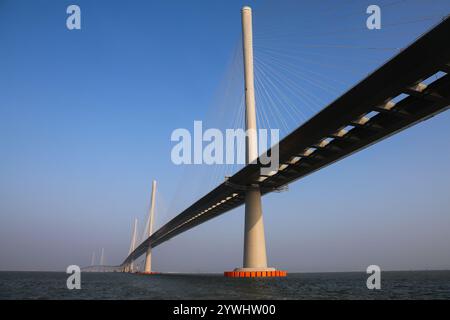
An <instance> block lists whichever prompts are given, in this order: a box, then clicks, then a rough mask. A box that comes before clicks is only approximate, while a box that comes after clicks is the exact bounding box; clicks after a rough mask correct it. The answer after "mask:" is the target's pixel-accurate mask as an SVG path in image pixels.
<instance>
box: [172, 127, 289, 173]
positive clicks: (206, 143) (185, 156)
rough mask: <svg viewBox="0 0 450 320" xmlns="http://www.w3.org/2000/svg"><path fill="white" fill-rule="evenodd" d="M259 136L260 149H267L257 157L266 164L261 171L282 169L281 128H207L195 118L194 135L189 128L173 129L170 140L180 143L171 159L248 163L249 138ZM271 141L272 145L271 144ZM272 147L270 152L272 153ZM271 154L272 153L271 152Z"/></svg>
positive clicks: (175, 146) (174, 148)
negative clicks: (280, 167) (223, 129)
mask: <svg viewBox="0 0 450 320" xmlns="http://www.w3.org/2000/svg"><path fill="white" fill-rule="evenodd" d="M256 134H257V135H258V146H259V150H265V151H264V152H262V153H261V154H260V155H259V158H258V159H252V160H251V161H250V163H251V164H256V162H257V160H259V163H260V164H261V165H262V167H261V174H263V175H268V174H269V173H271V172H273V171H277V170H278V168H279V148H278V142H279V140H280V131H279V130H278V129H270V130H267V129H259V130H258V131H257V132H256V130H247V131H244V130H243V129H226V130H225V133H223V132H222V131H221V130H219V129H215V128H209V129H207V130H205V131H203V123H202V121H194V128H193V134H191V132H190V131H189V130H188V129H184V128H178V129H175V130H174V131H173V132H172V135H171V137H170V140H171V141H172V142H177V144H175V145H174V146H173V148H172V151H171V159H172V162H173V163H174V164H176V165H181V164H206V165H216V164H219V165H220V164H245V163H246V140H247V139H249V137H250V138H251V137H255V135H256ZM269 136H270V137H269ZM269 141H270V144H269ZM268 150H270V152H268ZM269 153H270V154H269Z"/></svg>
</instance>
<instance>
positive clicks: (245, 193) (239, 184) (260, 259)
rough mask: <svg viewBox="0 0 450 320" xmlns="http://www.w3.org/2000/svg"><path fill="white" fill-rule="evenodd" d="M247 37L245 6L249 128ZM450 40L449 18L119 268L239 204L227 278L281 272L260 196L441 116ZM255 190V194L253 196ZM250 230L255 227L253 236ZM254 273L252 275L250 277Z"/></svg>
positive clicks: (448, 81)
mask: <svg viewBox="0 0 450 320" xmlns="http://www.w3.org/2000/svg"><path fill="white" fill-rule="evenodd" d="M246 10H247V11H246ZM246 14H248V16H246ZM251 36H252V33H251V10H250V9H249V8H248V7H246V8H244V9H243V42H244V46H243V47H244V48H243V49H244V67H245V77H246V79H245V80H246V83H245V85H246V108H247V109H246V119H247V128H249V126H250V127H251V125H252V124H251V123H250V124H249V122H248V119H249V118H250V119H251V117H252V116H254V112H255V110H254V96H253V97H252V95H254V93H252V88H253V83H252V82H253V52H252V38H251ZM449 37H450V18H448V17H447V18H446V19H444V20H443V21H442V22H441V23H440V24H439V25H437V26H436V27H434V28H433V29H432V30H431V31H429V32H427V33H426V34H424V35H423V36H421V37H420V38H419V39H418V40H416V41H415V42H414V43H412V44H411V45H410V46H408V47H407V48H406V49H404V50H402V51H401V52H400V53H398V54H397V55H396V56H395V57H393V58H392V59H391V60H389V61H387V62H386V63H385V64H384V65H382V66H381V67H380V68H378V69H377V70H375V71H374V72H373V73H372V74H370V75H369V76H367V77H366V78H365V79H363V80H362V81H360V82H359V83H358V84H357V85H355V86H354V87H353V88H351V89H350V90H348V91H347V92H346V93H344V94H343V95H342V96H340V97H339V98H338V99H336V100H335V101H333V102H332V103H330V104H329V105H328V106H326V107H325V108H324V109H323V110H322V111H320V112H319V113H317V114H316V115H315V116H313V117H312V118H311V119H309V120H308V121H307V122H305V123H304V124H302V125H301V126H299V127H298V128H297V129H295V130H294V131H292V132H291V133H290V134H289V135H287V136H286V137H285V138H283V139H282V140H281V141H280V142H279V144H278V146H277V147H278V149H279V161H280V166H279V168H278V170H275V171H272V172H270V173H268V174H264V175H263V174H261V167H263V165H262V164H261V161H259V159H258V161H257V163H256V164H247V165H246V166H245V167H244V168H243V169H242V170H240V171H238V172H237V173H235V174H234V175H233V176H231V177H229V178H228V179H227V180H226V181H224V182H223V183H222V184H220V185H219V186H217V187H216V188H214V189H213V190H212V191H210V192H209V193H207V194H206V195H205V196H203V197H202V198H200V199H199V200H197V201H196V202H194V203H193V204H192V205H191V206H189V207H188V208H186V209H185V210H184V211H182V212H181V213H180V214H178V215H177V216H175V217H174V218H173V219H172V220H170V221H169V222H168V223H166V224H165V225H164V226H162V227H161V228H160V229H159V230H157V231H155V232H154V233H151V235H150V236H149V237H148V238H147V239H146V240H145V241H143V242H142V243H141V244H140V245H139V246H137V248H134V250H132V251H131V252H130V254H129V255H128V256H127V257H126V258H125V260H124V261H123V263H122V265H121V267H122V268H123V269H126V268H128V267H129V266H130V265H131V264H132V263H133V261H135V260H136V259H138V258H139V257H140V256H141V255H143V254H144V253H147V255H148V254H149V252H150V251H151V248H154V247H156V246H158V245H160V244H161V243H163V242H165V241H168V240H170V239H171V238H173V237H175V236H176V235H178V234H180V233H182V232H185V231H187V230H189V229H191V228H193V227H195V226H197V225H199V224H202V223H204V222H206V221H208V220H210V219H213V218H215V217H217V216H219V215H221V214H224V213H226V212H228V211H230V210H232V209H234V208H237V207H239V206H241V205H243V204H245V205H246V232H245V233H246V236H245V237H246V239H245V241H246V243H245V247H244V268H242V269H241V270H238V271H237V272H236V273H230V274H229V275H231V276H248V275H247V273H246V272H247V271H248V272H250V273H251V276H255V275H256V276H263V275H266V274H267V275H268V274H270V275H282V274H280V273H273V274H272V271H273V270H272V269H271V268H267V265H266V264H264V262H265V259H266V258H265V243H264V234H262V238H261V234H260V232H262V233H263V232H264V229H263V225H262V211H261V205H260V198H258V194H259V197H260V195H264V194H267V193H270V192H273V191H277V190H280V188H283V187H285V186H287V185H288V184H289V183H292V182H294V181H296V180H298V179H300V178H303V177H305V176H307V175H309V174H311V173H313V172H315V171H317V170H320V169H322V168H324V167H326V166H328V165H330V164H332V163H334V162H336V161H338V160H341V159H343V158H345V157H347V156H349V155H351V154H352V153H354V152H357V151H359V150H362V149H364V148H367V147H369V146H371V145H372V144H374V143H377V142H379V141H381V140H383V139H385V138H387V137H389V136H391V135H393V134H395V133H397V132H400V131H402V130H404V129H407V128H408V127H410V126H412V125H414V124H416V123H418V122H421V121H424V120H427V119H429V118H431V117H433V116H434V115H436V114H438V113H440V112H442V111H445V110H446V109H447V108H448V106H449V105H450V74H449V73H450V43H449V42H448V39H449ZM249 76H250V78H249ZM252 99H253V101H252ZM250 162H251V161H248V163H250ZM255 190H256V191H257V192H256V193H253V192H254V191H255ZM249 195H251V196H249ZM260 221H261V225H259V222H260ZM255 226H256V227H255ZM258 228H259V229H258ZM255 229H258V230H256V232H255ZM252 237H253V238H252ZM146 269H147V268H146ZM147 271H149V270H147ZM254 271H255V272H258V273H255V274H253V272H254Z"/></svg>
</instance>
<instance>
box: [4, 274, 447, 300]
mask: <svg viewBox="0 0 450 320" xmlns="http://www.w3.org/2000/svg"><path fill="white" fill-rule="evenodd" d="M67 277H68V275H67V274H65V273H59V272H0V299H139V300H141V299H450V271H408V272H403V271H398V272H397V271H396V272H382V274H381V289H380V290H368V289H367V287H366V280H367V277H368V275H367V274H366V273H363V272H348V273H291V274H289V275H288V277H286V278H265V279H236V278H225V277H223V276H222V275H219V274H197V275H193V274H159V275H138V274H125V273H89V272H84V273H82V274H81V289H80V290H68V289H67V286H66V280H67Z"/></svg>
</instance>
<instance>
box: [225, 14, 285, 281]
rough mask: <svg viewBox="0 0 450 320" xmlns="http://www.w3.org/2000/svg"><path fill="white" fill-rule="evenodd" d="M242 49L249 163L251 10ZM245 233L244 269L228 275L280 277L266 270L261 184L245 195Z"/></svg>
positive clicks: (254, 142) (252, 129)
mask: <svg viewBox="0 0 450 320" xmlns="http://www.w3.org/2000/svg"><path fill="white" fill-rule="evenodd" d="M241 14H242V46H243V54H244V76H245V126H246V130H247V137H246V145H245V146H246V164H251V163H255V162H256V160H257V158H258V133H257V126H256V106H255V87H254V85H255V84H254V72H253V30H252V9H251V8H250V7H243V8H242V12H241ZM244 232H245V234H244V263H243V268H237V269H235V270H234V271H230V272H225V276H230V277H262V276H281V273H280V272H278V274H277V275H276V272H277V271H275V269H274V268H268V267H267V255H266V240H265V236H264V221H263V214H262V206H261V191H260V189H259V186H258V185H252V186H249V187H248V190H247V191H246V194H245V231H244Z"/></svg>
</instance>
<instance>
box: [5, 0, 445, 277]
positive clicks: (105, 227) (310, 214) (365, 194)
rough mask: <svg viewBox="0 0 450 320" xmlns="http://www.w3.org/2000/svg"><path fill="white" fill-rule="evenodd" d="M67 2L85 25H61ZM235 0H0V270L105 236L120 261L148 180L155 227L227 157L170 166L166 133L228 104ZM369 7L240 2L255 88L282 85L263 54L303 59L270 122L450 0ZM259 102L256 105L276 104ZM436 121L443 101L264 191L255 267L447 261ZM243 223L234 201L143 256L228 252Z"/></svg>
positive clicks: (413, 33) (237, 254)
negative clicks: (373, 15) (417, 118)
mask: <svg viewBox="0 0 450 320" xmlns="http://www.w3.org/2000/svg"><path fill="white" fill-rule="evenodd" d="M72 3H76V4H78V5H79V6H80V7H81V12H82V30H74V31H69V30H67V28H66V25H65V20H66V17H67V14H66V13H65V11H66V8H67V6H68V5H70V4H72ZM248 3H249V2H243V1H198V0H196V1H127V2H125V1H62V0H61V1H21V0H14V1H8V0H0V70H1V71H0V88H1V90H0V150H1V157H0V269H3V270H10V269H18V270H62V269H64V268H65V267H66V266H67V265H69V264H79V265H86V264H89V263H90V256H91V254H92V252H93V251H94V250H96V251H97V256H98V254H99V250H100V248H102V247H104V248H105V253H106V262H107V263H109V264H118V263H120V262H121V261H122V259H123V258H124V256H125V255H126V253H127V251H128V247H129V241H130V232H131V227H132V221H133V219H134V217H138V218H139V219H140V221H139V222H140V224H141V226H142V223H143V218H144V217H145V216H146V211H147V208H148V202H149V194H150V188H151V180H152V179H156V180H158V188H159V191H158V193H159V196H158V201H160V203H159V208H160V211H159V212H157V214H159V217H158V219H157V226H160V225H162V223H164V222H165V221H167V220H168V219H169V218H170V217H173V216H174V215H176V214H178V213H179V210H181V209H183V208H184V207H185V206H187V205H189V204H190V203H191V202H192V201H194V200H195V199H196V198H198V197H199V196H201V195H202V194H203V193H204V192H206V191H208V189H209V188H210V187H211V186H212V185H214V184H216V183H218V182H219V181H220V179H221V177H223V172H226V171H227V170H233V168H231V169H230V168H228V169H227V168H219V169H217V168H211V167H205V168H201V169H199V168H192V167H188V168H186V167H177V166H175V165H173V164H172V162H171V160H170V150H171V148H172V146H173V143H171V142H170V134H171V132H172V131H173V130H174V129H176V128H188V129H190V128H192V126H193V121H194V120H206V121H207V123H209V122H208V121H211V122H210V123H216V122H217V123H218V122H220V123H218V126H220V125H223V126H225V125H226V123H233V117H235V116H236V115H239V113H237V112H238V107H239V106H238V104H237V103H235V102H236V101H238V99H237V98H236V97H239V96H240V92H241V91H240V90H241V89H242V88H240V81H241V80H240V78H239V77H240V76H241V74H242V70H240V69H239V62H240V60H239V59H240V55H239V41H240V8H241V7H242V6H243V5H244V4H248ZM375 3H379V4H380V6H381V8H382V19H383V20H382V21H383V24H384V25H385V27H383V29H382V30H380V31H369V30H367V29H366V28H365V19H366V18H367V15H366V13H365V8H367V6H368V5H369V4H372V3H370V2H369V1H352V0H342V1H328V0H326V1H321V2H317V1H283V3H281V2H276V3H275V2H270V1H266V2H261V1H260V2H258V3H252V2H250V4H251V5H253V4H254V15H255V18H254V19H255V24H254V28H255V56H256V57H257V59H259V60H258V61H257V62H255V63H256V64H258V63H259V65H258V66H259V67H258V68H259V69H258V70H259V71H258V70H257V71H256V72H257V77H260V78H259V79H260V81H261V82H260V84H261V85H262V86H265V85H267V86H268V89H273V90H278V89H277V86H274V87H273V88H270V82H268V81H269V80H270V77H264V76H263V75H266V74H265V73H264V72H265V69H264V68H266V67H269V70H270V63H275V64H273V65H272V66H280V65H279V63H278V62H277V61H281V60H282V62H281V63H289V65H294V66H295V67H298V68H299V73H300V75H299V78H297V80H298V81H297V82H296V83H297V84H298V86H300V89H299V90H303V91H299V92H300V94H299V95H297V96H295V97H294V98H292V103H293V104H295V105H296V106H297V107H298V108H299V109H298V110H299V111H298V112H299V114H300V116H299V119H296V118H295V117H288V119H287V120H283V119H281V118H280V119H279V118H278V117H272V119H271V120H270V121H272V123H271V125H272V126H274V127H277V126H280V127H282V123H283V121H286V122H287V123H286V130H285V131H286V132H287V131H289V130H292V129H293V128H295V126H296V125H298V124H300V123H301V121H304V120H302V119H301V116H304V117H305V118H307V117H310V116H312V115H313V114H314V113H315V112H318V111H319V110H320V109H321V108H323V107H325V105H326V103H329V102H331V101H332V100H334V99H335V98H337V97H338V96H339V95H340V94H342V93H344V92H345V90H347V89H348V88H349V87H350V86H351V85H353V84H355V83H356V82H357V81H358V80H360V79H361V78H363V77H364V76H365V75H367V74H368V73H369V72H371V71H372V70H373V69H375V68H376V67H377V66H379V65H380V64H381V63H382V62H383V61H385V60H386V59H388V58H389V57H390V56H392V55H394V54H395V53H396V52H397V51H398V49H396V48H401V47H404V46H406V45H407V44H408V43H410V42H411V41H413V40H414V39H415V38H416V37H417V36H419V35H420V34H422V33H423V32H425V31H426V30H428V29H429V28H431V27H432V26H433V25H434V24H436V23H437V22H438V21H439V19H440V17H442V16H444V15H445V14H448V13H449V12H450V4H449V3H448V1H439V0H436V1H433V2H432V3H431V4H430V3H429V2H427V1H418V0H406V1H395V0H392V1H389V0H385V1H377V2H375ZM339 45H343V46H344V47H345V48H339ZM317 46H319V47H317ZM320 46H322V47H320ZM323 46H325V47H323ZM234 52H237V55H233V53H234ZM298 57H300V58H298ZM301 70H303V73H302V72H300V71H301ZM258 72H259V73H258ZM283 77H284V78H283ZM285 77H287V76H286V74H284V75H281V76H280V79H281V80H282V79H285ZM268 79H269V80H268ZM302 79H303V80H302ZM228 84H230V87H231V88H233V92H232V93H226V94H225V93H224V91H223V89H224V87H226V85H228ZM272 84H273V82H272ZM286 90H287V89H286ZM269 91H270V90H269ZM258 92H259V91H257V94H258ZM270 94H271V93H269V95H270ZM272 94H273V93H272ZM287 94H292V95H293V96H294V94H293V93H292V92H291V93H287ZM302 94H303V95H302ZM257 102H259V104H258V108H259V109H258V110H261V111H260V112H261V114H262V112H263V111H264V110H265V111H266V114H268V115H269V112H270V111H271V109H270V108H276V106H273V105H271V104H270V103H269V102H268V100H267V99H265V98H262V97H261V96H258V97H257ZM272 111H273V112H274V114H275V112H276V111H277V110H274V109H272ZM278 112H279V114H281V113H282V110H278ZM222 114H224V116H223V119H222V116H221V115H222ZM219 115H220V116H219ZM269 117H270V115H269ZM219 118H220V119H219ZM219 120H220V121H219ZM261 121H262V122H261V123H260V124H261V126H263V125H264V119H262V120H261ZM449 121H450V115H449V113H448V112H447V113H444V114H440V115H438V116H437V117H435V118H433V119H431V120H430V121H427V122H425V123H421V124H419V125H417V126H415V127H413V128H411V129H410V130H408V131H406V132H403V133H400V134H399V135H396V136H394V137H392V138H390V139H388V140H386V141H383V142H382V143H380V144H377V145H375V146H373V147H371V148H370V149H367V150H364V151H362V152H360V153H358V154H356V155H353V156H352V157H350V158H347V159H345V160H343V161H342V162H339V163H337V164H334V165H333V166H331V167H328V168H326V169H324V170H322V171H320V172H317V173H315V174H313V175H311V176H309V177H307V178H305V179H303V180H301V181H298V182H296V183H295V184H293V185H291V186H290V188H289V191H288V192H284V193H280V194H278V193H276V194H271V195H268V196H266V197H265V198H264V199H263V205H264V212H265V223H266V241H267V247H268V257H269V264H270V265H273V266H277V267H280V268H283V269H287V270H289V271H305V272H306V271H344V270H363V269H365V268H366V267H367V266H368V265H370V264H378V265H380V266H381V267H382V269H449V268H450V256H449V255H448V247H449V245H450V232H448V231H449V228H450V211H449V210H450V209H449V208H450V200H449V196H448V195H449V192H448V189H449V184H448V181H449V178H450V172H449V170H448V163H449V161H450V148H449V147H450V139H449V133H450V132H449V123H450V122H449ZM235 123H236V122H235ZM238 123H239V122H238ZM234 169H235V168H234ZM200 171H201V172H200ZM221 174H222V176H221ZM211 176H214V177H213V178H211ZM205 177H206V178H205ZM204 179H209V180H208V181H209V182H208V183H205V181H206V180H204ZM164 208H165V209H167V210H165V211H164V210H163V209H164ZM243 221H244V220H243V209H242V208H241V209H237V210H234V211H233V212H231V213H227V214H226V215H224V216H221V217H219V218H217V219H215V220H213V221H210V222H208V223H206V224H204V225H202V226H199V227H197V228H196V229H194V230H191V231H189V232H187V233H185V234H183V235H180V236H178V237H176V238H174V239H172V240H171V241H170V242H168V243H166V244H163V245H161V246H160V247H158V248H156V249H155V253H154V256H155V266H156V268H158V269H159V270H161V271H180V272H181V271H182V272H191V271H208V272H209V271H215V272H222V271H224V270H230V269H232V268H234V267H237V266H239V265H241V263H242V261H241V260H242V245H243V243H242V242H243V241H242V240H243Z"/></svg>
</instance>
